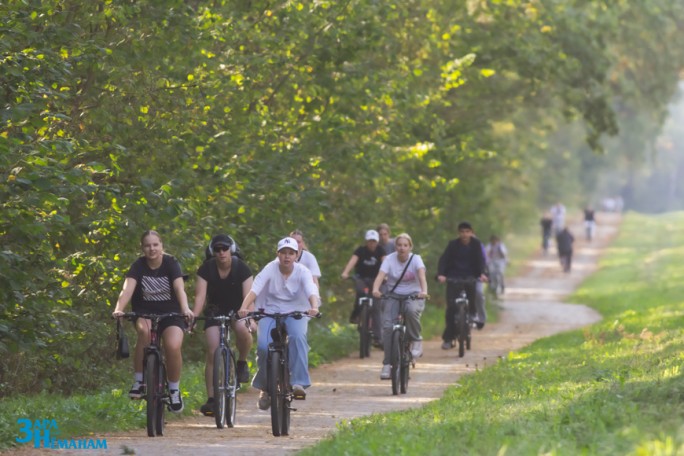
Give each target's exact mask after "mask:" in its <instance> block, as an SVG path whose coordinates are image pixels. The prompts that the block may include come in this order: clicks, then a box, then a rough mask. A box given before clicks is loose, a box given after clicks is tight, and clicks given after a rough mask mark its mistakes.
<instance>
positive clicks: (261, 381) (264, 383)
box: [252, 318, 275, 391]
mask: <svg viewBox="0 0 684 456" xmlns="http://www.w3.org/2000/svg"><path fill="white" fill-rule="evenodd" d="M274 327H275V320H273V319H272V318H262V319H261V320H259V323H258V330H257V372H256V374H255V375H254V378H253V379H252V386H253V387H254V388H258V389H260V390H262V391H265V390H266V388H267V387H268V379H267V378H266V369H267V367H266V366H267V360H268V344H270V343H271V329H272V328H274Z"/></svg>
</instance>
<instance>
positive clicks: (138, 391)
mask: <svg viewBox="0 0 684 456" xmlns="http://www.w3.org/2000/svg"><path fill="white" fill-rule="evenodd" d="M144 394H145V386H144V385H143V384H142V382H139V381H137V380H136V381H134V382H133V386H131V389H130V390H129V391H128V397H130V398H131V399H141V398H142V397H143V395H144Z"/></svg>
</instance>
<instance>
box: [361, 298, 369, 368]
mask: <svg viewBox="0 0 684 456" xmlns="http://www.w3.org/2000/svg"><path fill="white" fill-rule="evenodd" d="M369 323H370V315H369V312H368V306H367V305H365V304H364V305H363V306H361V312H360V314H359V358H361V359H363V358H367V357H368V356H370V326H369Z"/></svg>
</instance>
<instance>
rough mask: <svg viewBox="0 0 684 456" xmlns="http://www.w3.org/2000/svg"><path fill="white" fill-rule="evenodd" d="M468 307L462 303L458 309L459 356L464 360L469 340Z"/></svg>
mask: <svg viewBox="0 0 684 456" xmlns="http://www.w3.org/2000/svg"><path fill="white" fill-rule="evenodd" d="M466 307H467V306H466V305H464V304H463V303H461V304H460V305H459V307H458V312H457V313H456V318H457V321H456V328H458V356H459V357H460V358H463V356H464V355H465V348H466V347H465V345H466V340H467V338H468V329H469V328H468V318H467V317H468V316H467V315H466V312H468V310H467V309H466Z"/></svg>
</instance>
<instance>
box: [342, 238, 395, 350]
mask: <svg viewBox="0 0 684 456" xmlns="http://www.w3.org/2000/svg"><path fill="white" fill-rule="evenodd" d="M365 238H366V244H365V245H362V246H359V247H358V248H357V249H356V250H354V253H353V254H352V256H351V258H349V261H348V262H347V265H346V266H345V267H344V271H342V274H341V276H342V278H343V279H347V278H349V271H351V270H352V268H354V272H355V274H354V282H355V288H356V301H355V302H354V306H353V308H352V313H351V317H349V322H350V323H358V320H359V312H360V311H361V308H360V307H359V306H357V305H356V303H358V302H359V298H362V297H364V296H365V293H364V289H365V290H371V291H372V290H373V282H374V281H375V278H376V277H377V275H378V271H380V265H381V264H382V260H384V259H385V250H384V249H383V248H382V247H380V245H378V241H379V240H380V235H379V234H378V232H377V231H375V230H368V231H366V236H365ZM372 312H373V313H372V317H373V328H372V329H373V337H374V339H375V340H374V342H375V344H376V345H379V344H380V334H381V331H382V324H381V322H380V318H381V315H380V306H373V309H372Z"/></svg>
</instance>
